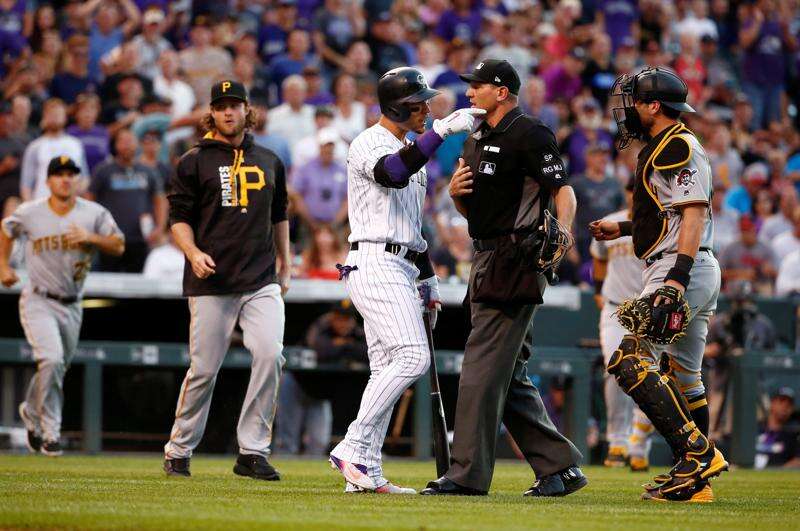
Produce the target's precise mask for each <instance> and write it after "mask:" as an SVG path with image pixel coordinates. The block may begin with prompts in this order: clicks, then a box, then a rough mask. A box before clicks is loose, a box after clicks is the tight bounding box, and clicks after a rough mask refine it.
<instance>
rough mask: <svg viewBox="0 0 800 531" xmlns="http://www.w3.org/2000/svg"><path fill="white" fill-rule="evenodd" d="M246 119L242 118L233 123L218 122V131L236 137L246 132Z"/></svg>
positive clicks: (229, 136)
mask: <svg viewBox="0 0 800 531" xmlns="http://www.w3.org/2000/svg"><path fill="white" fill-rule="evenodd" d="M245 121H246V120H245V119H244V118H242V120H241V121H239V122H237V123H235V124H233V125H227V124H216V127H217V132H218V133H219V134H220V135H222V136H224V137H226V138H236V137H237V136H239V135H241V134H242V133H243V132H244V129H245Z"/></svg>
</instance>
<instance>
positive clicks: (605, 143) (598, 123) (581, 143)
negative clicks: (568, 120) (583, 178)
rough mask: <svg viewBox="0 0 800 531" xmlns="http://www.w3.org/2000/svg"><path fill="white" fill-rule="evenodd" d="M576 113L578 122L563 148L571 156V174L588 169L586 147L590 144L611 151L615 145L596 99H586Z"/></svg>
mask: <svg viewBox="0 0 800 531" xmlns="http://www.w3.org/2000/svg"><path fill="white" fill-rule="evenodd" d="M575 114H576V115H577V122H578V123H577V125H576V127H575V128H574V129H573V131H572V133H570V135H569V136H568V137H567V138H566V139H565V140H564V149H563V150H562V151H564V152H566V153H567V155H568V156H569V173H570V175H579V174H581V173H583V172H584V171H586V148H587V147H588V146H589V145H590V144H598V145H600V146H602V147H605V148H606V149H607V150H609V151H610V150H611V148H612V147H613V145H614V137H613V136H611V133H609V132H608V131H606V130H605V129H603V113H602V110H601V109H600V105H599V104H598V103H597V101H596V100H594V99H593V98H586V99H584V100H583V102H582V103H580V104H579V106H578V110H577V112H576V113H575Z"/></svg>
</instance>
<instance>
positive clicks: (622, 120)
mask: <svg viewBox="0 0 800 531" xmlns="http://www.w3.org/2000/svg"><path fill="white" fill-rule="evenodd" d="M635 84H636V76H629V75H627V74H625V75H622V76H619V77H618V78H617V80H616V81H615V82H614V85H613V86H612V87H611V105H612V107H611V113H612V115H613V116H614V121H615V122H617V149H625V148H626V147H628V146H629V145H630V143H631V142H632V141H633V140H635V139H639V138H644V136H645V130H644V127H643V126H642V120H641V118H639V112H638V111H637V110H636V106H635V105H634V104H635V100H634V97H633V94H634V87H635Z"/></svg>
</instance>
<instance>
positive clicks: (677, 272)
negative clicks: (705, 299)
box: [664, 254, 694, 288]
mask: <svg viewBox="0 0 800 531" xmlns="http://www.w3.org/2000/svg"><path fill="white" fill-rule="evenodd" d="M693 265H694V258H692V257H691V256H689V255H687V254H679V255H678V257H677V258H676V259H675V265H674V266H672V269H670V270H669V272H668V273H667V276H665V277H664V280H665V281H667V280H675V281H676V282H680V283H681V285H682V286H683V287H684V288H686V287H688V286H689V280H691V278H692V275H691V271H692V266H693Z"/></svg>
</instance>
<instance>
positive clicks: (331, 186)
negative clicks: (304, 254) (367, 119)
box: [289, 127, 347, 229]
mask: <svg viewBox="0 0 800 531" xmlns="http://www.w3.org/2000/svg"><path fill="white" fill-rule="evenodd" d="M338 140H339V133H338V132H337V131H336V129H334V128H333V127H325V128H323V129H320V131H319V132H318V133H317V142H318V143H319V156H317V157H315V158H313V159H312V160H311V161H309V162H308V163H306V164H304V165H303V166H300V167H296V168H295V169H294V171H293V172H292V179H291V182H290V190H289V197H290V198H291V199H292V201H293V203H294V205H295V209H296V210H297V213H298V215H299V216H300V218H301V219H302V220H303V221H304V222H305V223H306V224H307V225H308V226H309V227H310V228H312V229H314V228H316V227H317V226H319V225H320V224H333V225H339V224H342V223H344V221H345V220H346V219H347V168H346V167H345V165H344V164H342V163H341V162H339V161H337V160H336V158H335V157H334V151H335V149H336V142H337V141H338Z"/></svg>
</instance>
